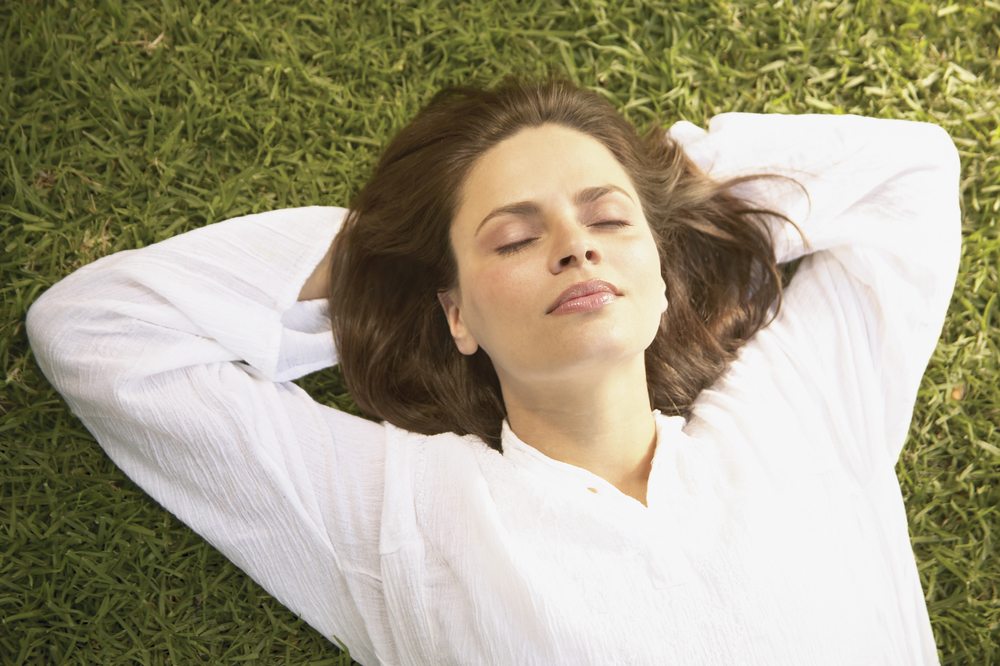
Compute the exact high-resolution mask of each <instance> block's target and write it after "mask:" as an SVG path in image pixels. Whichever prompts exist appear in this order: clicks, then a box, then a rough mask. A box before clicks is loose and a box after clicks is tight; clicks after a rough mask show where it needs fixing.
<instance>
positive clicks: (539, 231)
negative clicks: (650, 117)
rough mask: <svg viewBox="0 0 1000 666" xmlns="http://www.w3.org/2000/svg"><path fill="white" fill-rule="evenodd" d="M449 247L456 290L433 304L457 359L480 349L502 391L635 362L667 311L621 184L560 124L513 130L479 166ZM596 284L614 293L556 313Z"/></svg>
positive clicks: (651, 248)
mask: <svg viewBox="0 0 1000 666" xmlns="http://www.w3.org/2000/svg"><path fill="white" fill-rule="evenodd" d="M451 241H452V247H453V248H454V250H455V256H456V259H457V262H458V286H457V287H456V288H455V289H452V290H451V291H449V292H446V293H442V294H441V298H440V300H441V303H442V306H443V307H444V309H445V313H446V315H447V317H448V323H449V326H450V327H451V332H452V336H453V337H454V338H455V343H456V345H457V346H458V349H459V351H461V352H462V353H465V354H472V353H474V352H475V351H476V348H477V346H478V347H482V348H483V349H484V350H485V352H486V353H487V354H488V355H489V357H490V360H491V361H492V362H493V366H494V368H495V369H496V372H497V375H498V376H499V378H500V379H501V381H502V382H503V381H504V380H509V379H516V380H521V381H530V380H532V379H535V378H547V379H552V378H559V377H566V378H568V377H571V376H573V374H574V372H575V371H579V370H584V369H590V370H593V369H595V368H597V367H598V366H601V365H603V366H605V367H606V366H607V365H608V364H613V363H616V362H621V361H623V360H625V359H628V358H632V357H634V355H635V354H642V353H643V352H644V351H645V349H646V348H647V347H648V346H649V345H650V343H651V342H652V341H653V338H654V337H655V335H656V332H657V329H658V327H659V324H660V317H661V315H662V313H663V312H664V311H665V310H666V307H667V301H666V296H665V291H666V285H665V284H664V282H663V279H662V277H661V275H660V261H659V257H658V255H657V251H656V245H655V243H654V240H653V236H652V233H651V231H650V228H649V225H648V223H647V222H646V218H645V215H644V214H643V211H642V207H641V205H640V204H639V196H638V194H637V193H636V191H635V189H634V188H633V187H632V183H631V182H630V179H629V177H628V175H627V174H626V172H625V170H624V169H623V168H622V166H621V165H620V164H619V163H618V161H617V160H616V159H615V157H614V155H612V153H611V152H610V151H609V150H608V149H607V148H605V147H604V145H603V144H601V143H600V142H599V141H597V140H595V139H593V138H591V137H590V136H588V135H586V134H584V133H582V132H579V131H577V130H573V129H569V128H566V127H563V126H561V125H555V124H545V125H541V126H538V127H531V128H525V129H523V130H520V131H519V132H517V133H516V134H514V135H512V136H510V137H508V138H507V139H505V140H504V141H502V142H500V143H498V144H497V145H495V146H493V147H492V148H491V149H490V150H488V151H487V152H486V153H484V154H483V155H482V156H481V157H480V158H479V159H478V161H477V162H476V163H475V165H474V166H473V168H472V170H471V171H470V173H469V175H468V177H467V179H466V181H465V182H464V183H463V185H462V189H461V191H460V196H459V206H458V210H457V212H456V215H455V218H454V220H453V222H452V227H451ZM591 280H603V281H605V282H606V283H608V284H609V285H611V287H610V289H611V291H612V293H608V292H604V293H600V292H599V293H598V294H597V295H592V296H586V297H583V298H581V299H576V300H573V301H570V302H567V303H566V304H564V305H563V307H562V308H560V309H557V310H555V311H553V310H552V306H553V305H554V304H555V303H556V302H557V301H558V300H559V298H560V295H562V294H563V292H564V290H566V289H567V288H569V287H572V286H574V285H578V284H580V283H583V282H588V281H591ZM606 288H607V287H606Z"/></svg>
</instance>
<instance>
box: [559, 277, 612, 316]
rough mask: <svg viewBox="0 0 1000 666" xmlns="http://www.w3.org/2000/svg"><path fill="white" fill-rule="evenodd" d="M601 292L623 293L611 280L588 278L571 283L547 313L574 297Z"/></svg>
mask: <svg viewBox="0 0 1000 666" xmlns="http://www.w3.org/2000/svg"><path fill="white" fill-rule="evenodd" d="M600 293H609V294H614V295H615V296H621V295H622V293H621V291H619V290H618V287H616V286H615V285H613V284H611V283H610V282H605V281H604V280H587V281H586V282H577V283H576V284H574V285H571V286H570V287H569V288H568V289H566V290H565V291H564V292H563V293H561V294H559V298H557V299H556V300H555V302H554V303H552V305H550V306H549V309H548V310H546V311H545V314H551V313H552V312H553V311H554V310H555V309H557V308H558V307H559V306H560V305H562V304H563V303H565V302H567V301H571V300H573V299H574V298H580V297H582V296H590V295H592V294H600ZM612 300H613V299H612Z"/></svg>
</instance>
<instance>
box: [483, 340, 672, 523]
mask: <svg viewBox="0 0 1000 666" xmlns="http://www.w3.org/2000/svg"><path fill="white" fill-rule="evenodd" d="M500 384H501V388H502V393H503V398H504V404H505V406H506V408H507V420H508V422H509V423H510V428H511V430H512V431H513V432H514V434H516V435H517V436H518V437H519V438H520V439H521V440H522V441H524V442H526V443H528V444H530V445H531V446H533V447H535V448H536V449H538V450H539V451H541V452H542V453H544V454H545V455H547V456H548V457H550V458H552V459H554V460H559V461H561V462H565V463H569V464H571V465H576V466H577V467H582V468H584V469H587V470H589V471H591V472H593V473H594V474H596V475H598V476H600V477H602V478H603V479H605V480H607V481H608V482H609V483H611V484H613V485H615V486H617V487H618V488H619V489H620V490H622V491H623V492H625V493H626V494H630V495H633V496H636V495H637V494H641V497H638V499H639V500H640V501H641V502H643V503H645V487H646V481H647V480H648V478H649V469H650V465H651V463H652V459H653V452H654V450H655V448H656V421H655V419H654V418H653V414H652V410H651V408H650V404H649V392H648V389H647V386H646V366H645V360H644V358H643V355H642V354H639V355H638V356H637V357H636V358H635V359H634V360H631V361H630V362H628V363H627V364H625V365H621V366H617V367H616V368H615V371H614V372H608V371H607V368H606V367H605V368H601V369H600V370H597V369H595V370H593V371H591V372H589V373H582V374H578V375H575V376H573V377H572V378H560V379H558V380H551V381H537V379H533V381H532V382H531V383H530V385H528V384H524V383H518V382H516V381H513V380H512V379H511V378H509V377H507V378H504V377H501V382H500Z"/></svg>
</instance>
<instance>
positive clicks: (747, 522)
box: [27, 113, 961, 666]
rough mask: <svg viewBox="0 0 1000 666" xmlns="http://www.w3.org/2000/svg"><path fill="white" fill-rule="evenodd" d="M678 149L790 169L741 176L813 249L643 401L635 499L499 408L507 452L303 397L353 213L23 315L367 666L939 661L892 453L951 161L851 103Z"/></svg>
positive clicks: (125, 256) (163, 474) (128, 437)
mask: <svg viewBox="0 0 1000 666" xmlns="http://www.w3.org/2000/svg"><path fill="white" fill-rule="evenodd" d="M669 133H670V134H671V135H672V136H673V137H674V138H675V139H676V140H677V141H679V142H680V143H681V145H682V146H683V148H684V150H685V151H686V152H687V153H688V154H689V155H690V156H691V157H692V159H694V160H695V162H696V163H697V164H698V165H699V166H700V167H701V168H702V169H703V170H705V171H706V172H708V173H709V174H711V175H712V176H715V177H718V178H724V177H728V176H733V175H737V174H744V173H756V172H761V171H770V172H775V173H779V172H780V173H785V174H788V175H791V176H793V177H795V178H796V179H798V180H799V182H800V183H802V184H803V185H804V186H805V188H806V191H807V192H808V197H807V196H805V195H804V194H803V193H802V191H801V190H799V189H797V188H795V187H794V186H788V185H780V184H776V183H770V184H768V183H763V182H760V183H757V184H744V185H741V186H740V188H741V193H743V194H745V195H747V196H752V197H754V198H756V199H757V200H758V201H760V202H761V203H762V204H763V205H766V206H768V207H772V208H776V209H779V210H781V211H783V212H785V213H786V214H788V215H789V217H790V218H791V219H793V220H795V221H796V222H797V223H798V224H799V225H800V226H801V227H802V228H803V230H804V231H805V233H806V236H807V238H808V240H809V241H810V243H811V247H809V248H804V247H803V245H802V242H801V241H800V239H799V237H798V235H797V234H796V233H795V232H794V230H792V229H791V227H790V225H784V226H783V227H777V226H776V228H775V230H776V231H777V241H776V250H777V253H778V257H779V260H780V261H788V260H791V259H793V258H796V257H799V256H802V255H804V254H808V256H807V257H806V258H805V259H803V262H802V264H801V266H800V267H799V271H798V275H797V276H796V277H795V278H794V280H793V282H792V284H791V286H790V287H789V288H788V289H787V291H786V294H785V302H784V305H783V307H782V309H781V312H780V315H779V316H778V318H777V319H776V320H775V321H774V322H773V323H772V324H771V325H770V326H768V327H766V328H765V329H762V330H761V331H759V332H758V333H757V334H756V336H755V337H754V338H753V339H752V340H751V341H750V342H749V343H747V344H746V345H745V346H744V347H743V348H742V350H741V351H740V354H739V357H738V358H737V360H736V361H735V362H734V363H733V364H732V366H731V368H730V369H729V370H728V372H727V373H726V374H725V375H724V376H723V377H722V378H721V379H720V380H719V381H718V382H717V383H716V384H715V385H714V386H713V387H711V388H710V389H708V390H706V391H704V392H703V393H702V395H701V396H700V397H699V398H698V400H697V402H696V404H695V407H694V410H693V415H692V417H691V418H690V419H689V420H687V421H685V420H684V419H683V418H681V417H667V416H664V415H663V414H660V413H659V412H655V418H656V422H657V427H658V439H657V446H656V450H655V457H654V459H653V466H652V471H651V473H650V476H649V483H648V491H647V492H648V499H647V503H648V506H644V505H643V504H642V503H640V502H639V501H638V500H636V499H634V498H632V497H630V496H628V495H626V494H624V493H622V492H620V491H619V490H618V489H617V488H616V487H615V486H613V485H612V484H610V483H608V482H607V481H605V480H604V479H602V478H601V477H599V476H597V475H595V474H593V473H591V472H589V471H587V470H585V469H583V468H580V467H576V466H574V465H570V464H567V463H563V462H560V461H556V460H554V459H551V458H549V457H547V456H546V455H544V454H543V453H541V452H540V451H539V450H537V449H535V448H533V447H532V446H530V445H529V444H527V443H525V442H523V441H521V440H519V439H518V437H517V436H516V435H515V434H514V433H513V432H512V431H511V430H510V427H509V425H508V424H507V423H506V422H505V423H504V427H503V438H502V444H503V449H504V453H503V454H500V453H499V452H497V451H495V450H493V449H490V448H489V447H487V446H486V445H485V444H484V443H483V442H482V441H481V440H479V439H477V438H476V437H473V436H464V437H460V436H457V435H455V434H453V433H443V434H439V435H435V436H424V435H419V434H415V433H412V432H408V431H405V430H402V429H399V428H397V427H395V426H392V425H390V424H387V423H382V424H378V423H374V422H371V421H367V420H364V419H361V418H358V417H355V416H353V415H350V414H347V413H345V412H341V411H338V410H336V409H333V408H331V407H327V406H325V405H322V404H319V403H317V402H315V401H314V400H313V399H312V398H311V397H310V396H309V395H308V394H307V393H306V392H305V391H304V390H302V389H301V388H300V387H298V386H297V385H296V384H294V383H293V382H292V380H294V379H296V378H298V377H302V376H304V375H307V374H309V373H312V372H316V371H318V370H322V369H323V368H328V367H330V366H332V365H333V364H335V363H336V362H337V354H336V350H335V349H334V346H333V342H332V336H331V332H330V321H329V316H328V310H327V303H326V302H325V300H322V299H317V300H312V301H305V302H297V301H296V299H297V297H298V293H299V290H300V289H301V287H302V286H303V284H304V283H305V281H306V278H307V277H308V276H309V275H310V274H311V272H312V271H313V269H314V268H315V266H316V265H317V264H318V262H319V261H320V259H321V258H322V257H323V255H324V254H325V252H326V250H327V248H328V246H329V245H330V242H331V241H332V239H333V237H334V235H335V234H336V233H337V231H338V228H339V224H340V222H341V220H342V219H343V216H344V214H345V213H346V211H345V209H343V208H334V207H321V206H312V207H305V208H294V209H285V210H276V211H273V212H267V213H261V214H256V215H247V216H243V217H239V218H234V219H230V220H226V221H223V222H219V223H216V224H210V225H208V226H205V227H203V228H199V229H195V230H193V231H189V232H187V233H183V234H180V235H177V236H175V237H172V238H169V239H167V240H164V241H162V242H159V243H156V244H153V245H150V246H148V247H145V248H141V249H135V250H127V251H122V252H117V253H115V254H112V255H110V256H106V257H103V258H101V259H99V260H97V261H94V262H93V263H91V264H89V265H86V266H83V267H82V268H80V269H78V270H76V271H75V272H73V273H72V274H70V275H69V276H67V277H65V278H63V279H62V280H60V281H59V282H57V283H56V284H55V285H53V286H52V287H51V288H50V289H48V290H47V291H46V292H45V293H44V294H43V295H42V296H41V297H40V298H39V299H38V300H37V301H36V302H35V303H34V304H33V305H32V307H31V308H30V310H29V312H28V316H27V330H28V335H29V338H30V341H31V346H32V348H33V350H34V352H35V356H36V358H37V361H38V364H39V365H40V367H41V369H42V370H43V372H44V373H45V375H46V377H47V378H48V379H49V381H50V382H51V383H52V385H53V386H54V387H55V388H56V389H57V390H58V391H59V393H61V394H62V396H63V397H64V398H65V400H66V402H67V404H68V405H69V408H70V409H71V410H72V412H73V414H75V415H76V416H77V417H78V418H79V419H80V420H81V421H82V422H83V424H84V425H85V426H86V427H87V429H88V430H89V431H90V432H91V433H92V434H93V436H94V438H95V439H96V440H97V441H98V443H99V444H100V445H101V446H102V447H103V448H104V449H105V450H106V451H107V453H108V455H109V456H110V457H111V459H112V460H114V462H115V463H116V464H117V465H118V466H119V467H121V468H122V469H123V470H124V471H125V473H126V474H128V475H129V476H130V477H131V478H132V479H133V480H134V481H135V482H136V483H137V484H138V485H139V486H141V487H142V488H143V489H144V490H146V492H148V493H149V494H150V495H151V496H152V497H153V498H154V499H155V500H156V501H157V502H159V503H160V504H162V505H163V506H164V507H166V508H167V509H168V510H169V511H171V512H172V513H174V514H175V515H176V516H177V517H178V518H180V519H181V520H182V521H184V522H185V523H186V524H188V525H189V526H190V527H191V528H192V529H194V530H195V531H196V532H198V533H199V534H201V535H202V536H204V538H205V539H207V540H208V541H209V542H210V543H212V545H214V546H215V547H216V548H218V549H219V550H220V551H221V552H222V553H224V554H225V555H226V556H227V557H228V558H229V559H231V560H232V561H233V562H234V563H236V565H237V566H239V567H240V568H241V569H243V570H244V571H246V572H247V573H248V574H249V575H250V576H251V577H252V578H253V579H254V580H256V581H257V582H258V583H260V584H261V585H262V586H263V587H264V588H265V589H267V590H268V591H269V592H270V593H271V594H273V595H274V596H275V597H276V598H277V599H278V600H279V601H280V602H281V603H283V604H284V605H286V606H287V607H289V608H290V609H292V610H293V611H294V612H295V613H297V614H299V615H300V616H301V617H302V618H304V619H305V621H307V622H308V623H309V624H310V625H312V626H313V627H315V628H316V629H317V630H319V631H320V632H322V633H323V634H324V635H325V636H327V637H328V638H329V639H331V640H337V641H339V642H340V643H341V644H344V645H346V646H347V648H348V649H349V650H350V652H351V656H352V657H353V658H355V659H356V660H357V661H359V662H361V663H363V664H378V663H384V664H431V663H434V664H555V663H565V664H705V665H709V664H713V665H715V664H718V665H723V664H724V665H727V666H729V665H732V664H748V665H749V664H753V665H757V664H759V665H767V666H779V665H782V664H789V665H791V664H795V665H801V664H813V665H815V664H836V665H837V666H844V665H847V664H873V665H874V664H879V665H881V664H937V663H938V656H937V652H936V648H935V644H934V637H933V634H932V632H931V626H930V621H929V618H928V615H927V607H926V604H925V601H924V597H923V593H922V590H921V586H920V581H919V578H918V575H917V569H916V564H915V560H914V556H913V551H912V549H911V545H910V541H909V538H908V533H907V524H906V513H905V511H904V505H903V500H902V496H901V494H900V488H899V483H898V480H897V478H896V476H895V472H894V465H895V462H896V460H897V458H898V456H899V453H900V450H901V448H902V445H903V442H904V440H905V437H906V434H907V430H908V427H909V423H910V420H911V417H912V410H913V406H914V402H915V399H916V395H917V388H918V385H919V384H920V380H921V376H922V374H923V372H924V370H925V367H926V364H927V362H928V360H929V357H930V355H931V353H932V351H933V349H934V347H935V344H936V341H937V338H938V336H939V335H940V332H941V328H942V325H943V322H944V317H945V312H946V309H947V307H948V303H949V300H950V295H951V292H952V287H953V284H954V281H955V279H956V274H957V267H958V260H959V252H960V244H961V234H960V210H959V195H958V187H959V158H958V152H957V150H956V149H955V146H954V144H953V143H952V141H951V139H950V137H949V136H948V134H947V133H946V132H945V131H944V130H943V129H942V128H940V127H938V126H936V125H933V124H929V123H918V122H912V121H903V120H887V119H874V118H867V117H861V116H852V115H841V116H833V115H816V114H809V115H780V114H749V113H724V114H721V115H718V116H715V117H714V118H712V120H711V121H710V123H709V126H708V131H707V132H706V131H705V130H703V129H701V128H699V127H697V126H695V125H693V124H691V123H689V122H686V121H681V122H678V123H676V124H674V125H673V126H672V127H671V128H670V129H669ZM775 225H777V223H775ZM785 227H787V228H785ZM595 491H596V492H595Z"/></svg>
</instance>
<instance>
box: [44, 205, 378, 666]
mask: <svg viewBox="0 0 1000 666" xmlns="http://www.w3.org/2000/svg"><path fill="white" fill-rule="evenodd" d="M345 213H346V210H344V209H342V208H331V207H318V206H316V207H306V208H295V209H285V210H278V211H273V212H268V213H261V214H256V215H247V216H243V217H239V218H233V219H229V220H226V221H223V222H218V223H215V224H210V225H208V226H205V227H202V228H199V229H195V230H193V231H189V232H187V233H184V234H180V235H178V236H174V237H172V238H169V239H167V240H164V241H162V242H159V243H156V244H154V245H150V246H148V247H145V248H142V249H137V250H128V251H122V252H118V253H116V254H113V255H110V256H106V257H103V258H101V259H99V260H97V261H94V262H93V263H91V264H88V265H86V266H83V267H82V268H80V269H78V270H77V271H75V272H74V273H72V274H70V275H69V276H67V277H65V278H63V279H62V280H61V281H59V282H57V283H56V284H55V285H53V286H52V287H50V288H49V289H48V290H47V291H46V292H45V293H43V294H42V296H41V297H39V298H38V300H37V301H36V302H35V303H33V304H32V306H31V308H30V309H29V311H28V315H27V332H28V337H29V340H30V342H31V346H32V349H33V351H34V353H35V357H36V359H37V362H38V364H39V366H40V367H41V369H42V371H43V372H44V374H45V376H46V377H47V378H48V380H49V381H50V383H51V384H52V385H53V386H54V387H55V388H56V389H57V390H58V391H59V393H60V394H62V396H63V397H64V399H65V400H66V402H67V404H68V405H69V407H70V409H71V411H72V412H73V413H74V414H75V415H76V416H77V417H78V418H79V419H80V420H81V421H82V422H83V424H84V425H85V426H86V427H87V429H88V430H89V431H90V432H91V433H92V434H93V436H94V438H95V439H96V440H97V441H98V442H99V443H100V445H101V446H102V447H103V448H104V449H105V451H106V452H107V454H108V455H109V456H110V458H111V459H112V460H113V461H114V462H115V463H116V464H117V465H118V466H119V467H121V469H122V470H124V471H125V473H126V474H128V475H129V477H131V478H132V479H133V480H134V481H135V482H136V483H137V484H138V485H139V486H140V487H141V488H143V489H144V490H145V491H146V492H148V493H149V494H150V495H151V496H152V497H153V498H154V499H155V500H156V501H157V502H159V503H160V504H162V505H163V506H164V507H165V508H167V509H168V510H170V511H171V512H172V513H174V514H175V515H176V516H178V518H180V519H181V520H182V521H184V522H185V523H186V524H188V525H189V526H190V527H191V528H192V529H194V530H195V531H196V532H198V533H199V534H201V535H202V536H203V537H204V538H205V539H206V540H208V541H209V542H210V543H211V544H212V545H213V546H215V547H216V548H218V549H219V550H220V551H221V552H222V553H223V554H224V555H226V556H227V557H228V558H229V559H230V560H232V561H233V562H234V563H235V564H236V565H237V566H239V567H240V568H241V569H243V570H244V571H246V572H247V573H248V574H249V575H250V576H251V577H252V578H254V579H255V580H256V581H257V582H259V583H260V584H261V585H262V586H263V587H264V588H265V589H267V590H268V591H269V592H270V593H271V594H273V595H274V596H275V597H276V598H277V599H278V600H279V601H281V602H282V603H283V604H284V605H286V606H287V607H289V608H290V609H292V610H293V611H294V612H296V613H298V614H299V615H300V616H302V617H303V618H304V619H305V620H306V621H307V622H308V623H309V624H311V625H312V626H314V627H315V628H316V629H318V630H319V631H320V632H322V633H323V634H324V635H325V636H327V637H328V638H330V639H331V640H339V641H340V642H342V643H344V644H346V645H347V647H348V648H349V649H350V651H351V653H352V656H353V657H354V658H355V659H357V660H359V661H362V662H364V663H373V662H374V661H375V656H374V655H375V653H376V652H377V651H378V645H379V643H380V642H382V645H383V646H385V643H384V641H386V640H389V638H388V637H387V636H385V623H384V617H381V616H380V615H379V613H380V610H379V609H380V608H381V607H382V606H381V595H382V592H381V581H380V573H379V558H378V534H379V520H380V515H381V505H382V499H383V487H384V466H383V463H384V447H385V431H384V427H383V426H382V425H381V424H377V423H373V422H370V421H367V420H365V419H361V418H358V417H356V416H353V415H350V414H347V413H344V412H339V411H337V410H335V409H332V408H329V407H326V406H324V405H321V404H319V403H317V402H315V401H314V400H313V399H312V398H311V397H310V396H309V395H308V394H307V393H306V392H305V391H303V390H302V389H301V388H299V387H298V386H296V385H295V384H294V383H292V382H291V381H290V380H292V379H295V378H297V377H301V376H303V375H306V374H308V373H310V372H314V371H317V370H320V369H322V368H327V367H330V366H332V365H333V364H334V363H335V362H336V360H337V356H336V350H335V349H334V346H333V340H332V335H331V333H330V325H329V318H328V317H327V316H326V307H327V304H326V301H325V300H322V299H317V300H311V301H304V302H297V300H296V299H297V295H298V293H299V290H300V288H301V287H302V285H303V284H304V283H305V281H306V278H307V277H308V276H309V274H310V273H311V272H312V270H313V269H314V268H315V266H316V265H317V264H318V262H319V261H320V259H321V258H322V257H323V255H324V254H325V253H326V251H327V249H328V248H329V245H330V243H331V242H332V239H333V238H334V236H335V235H336V233H337V231H338V229H339V226H340V223H341V221H342V219H343V216H344V214H345ZM383 649H389V648H387V647H384V648H383Z"/></svg>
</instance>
